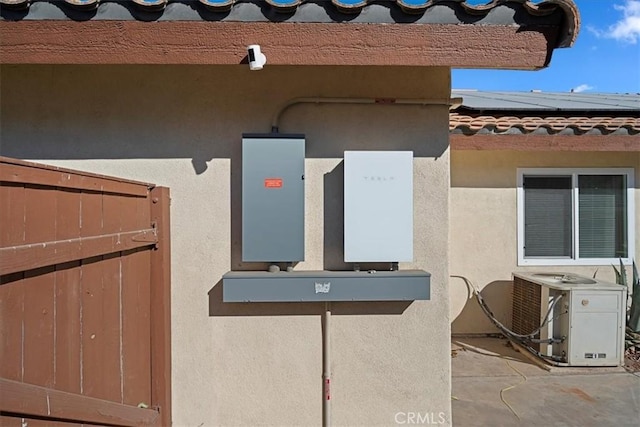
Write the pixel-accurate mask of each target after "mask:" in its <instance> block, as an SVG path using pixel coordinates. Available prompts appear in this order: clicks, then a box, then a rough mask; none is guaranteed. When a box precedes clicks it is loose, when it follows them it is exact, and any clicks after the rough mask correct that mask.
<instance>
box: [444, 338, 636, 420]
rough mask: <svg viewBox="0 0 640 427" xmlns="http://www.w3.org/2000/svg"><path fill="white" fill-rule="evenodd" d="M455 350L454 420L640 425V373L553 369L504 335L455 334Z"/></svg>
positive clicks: (608, 369)
mask: <svg viewBox="0 0 640 427" xmlns="http://www.w3.org/2000/svg"><path fill="white" fill-rule="evenodd" d="M452 356H453V357H452V376H453V391H452V395H453V401H452V407H453V424H454V425H455V426H518V425H520V426H528V425H531V426H533V425H544V426H580V427H584V426H609V425H611V426H621V427H622V426H640V376H637V375H634V374H632V373H628V372H626V371H623V370H622V371H620V370H612V369H610V368H605V369H602V368H588V369H587V368H578V369H577V370H573V371H572V370H571V369H570V368H563V369H562V370H561V371H551V372H550V371H547V370H545V369H542V368H540V367H539V366H538V365H536V364H535V363H533V362H532V361H531V360H530V359H528V358H527V357H525V356H524V355H522V354H520V353H518V352H516V351H515V350H514V349H513V348H512V347H511V346H509V345H508V342H507V341H506V340H504V339H501V338H454V339H453V340H452ZM501 391H502V398H501ZM509 406H510V407H511V408H512V409H513V411H512V410H511V409H510V408H509Z"/></svg>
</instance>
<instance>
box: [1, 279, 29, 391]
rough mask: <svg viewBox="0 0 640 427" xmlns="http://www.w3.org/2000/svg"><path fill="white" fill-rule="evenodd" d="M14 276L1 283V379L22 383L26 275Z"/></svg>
mask: <svg viewBox="0 0 640 427" xmlns="http://www.w3.org/2000/svg"><path fill="white" fill-rule="evenodd" d="M13 276H14V277H10V276H2V280H1V281H0V330H1V331H2V333H0V360H2V363H0V377H3V378H8V379H10V380H16V381H22V355H23V350H24V346H23V341H22V331H23V324H22V320H23V310H24V286H23V283H22V282H23V281H22V279H21V277H24V274H23V273H18V274H15V275H13ZM16 278H17V280H15V279H16Z"/></svg>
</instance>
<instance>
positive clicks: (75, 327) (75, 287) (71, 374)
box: [54, 261, 81, 393]
mask: <svg viewBox="0 0 640 427" xmlns="http://www.w3.org/2000/svg"><path fill="white" fill-rule="evenodd" d="M55 275H56V290H55V291H56V300H55V303H56V319H55V331H56V333H55V356H56V357H55V382H54V388H56V389H57V390H63V391H68V392H72V393H80V392H81V384H80V354H81V349H80V345H81V342H80V334H81V327H80V325H81V306H80V301H81V294H80V283H81V271H80V262H79V261H76V262H72V263H68V264H62V265H59V266H58V267H57V270H56V273H55Z"/></svg>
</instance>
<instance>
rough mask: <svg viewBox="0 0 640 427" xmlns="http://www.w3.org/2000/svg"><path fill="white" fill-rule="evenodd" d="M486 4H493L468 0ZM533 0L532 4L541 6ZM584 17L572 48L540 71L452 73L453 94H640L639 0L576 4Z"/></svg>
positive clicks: (595, 0) (580, 1) (594, 0)
mask: <svg viewBox="0 0 640 427" xmlns="http://www.w3.org/2000/svg"><path fill="white" fill-rule="evenodd" d="M467 1H468V3H470V4H486V3H488V2H489V0H467ZM539 2H540V0H535V1H534V3H539ZM574 2H575V3H576V4H577V5H578V9H579V10H580V16H581V20H582V23H581V27H580V33H579V35H578V39H577V40H576V43H575V44H574V45H573V47H570V48H564V49H556V50H555V51H554V53H553V56H552V58H551V64H550V65H549V67H548V68H546V69H544V70H540V71H505V70H453V72H452V80H453V81H452V86H453V88H454V89H478V90H516V91H518V90H523V91H530V90H534V89H538V90H542V91H545V92H569V91H570V90H572V89H573V90H574V91H576V92H587V93H589V92H591V93H602V92H614V93H640V0H574Z"/></svg>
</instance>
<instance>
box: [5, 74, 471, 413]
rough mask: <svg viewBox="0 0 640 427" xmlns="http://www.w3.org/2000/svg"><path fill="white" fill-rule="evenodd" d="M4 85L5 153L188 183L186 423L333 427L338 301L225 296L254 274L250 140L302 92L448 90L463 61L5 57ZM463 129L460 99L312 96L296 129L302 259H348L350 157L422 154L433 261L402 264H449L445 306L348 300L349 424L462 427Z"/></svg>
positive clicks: (181, 236)
mask: <svg viewBox="0 0 640 427" xmlns="http://www.w3.org/2000/svg"><path fill="white" fill-rule="evenodd" d="M1 78H2V81H1V84H2V86H1V88H2V97H1V102H2V104H1V124H2V127H1V137H2V145H1V146H0V154H2V155H5V156H12V157H17V158H24V159H34V160H39V161H43V162H45V163H49V164H55V165H61V166H65V167H71V168H77V169H82V170H87V171H93V172H98V173H104V174H109V175H115V176H120V177H124V178H131V179H136V180H143V181H148V182H153V183H156V184H158V185H163V186H168V187H170V188H171V196H172V206H171V215H172V218H171V220H172V225H171V231H172V257H173V259H172V304H173V306H172V339H173V349H172V358H173V371H172V372H173V375H172V381H173V414H174V417H173V418H174V424H175V425H178V426H214V425H248V426H254V425H277V426H284V425H320V424H321V422H322V412H321V408H322V406H321V405H322V382H321V378H322V343H321V323H320V314H321V312H322V310H323V305H322V304H236V305H228V304H224V303H222V301H221V283H220V280H221V276H222V275H223V274H224V273H225V272H226V271H228V270H230V269H232V268H233V269H243V268H248V267H250V266H248V265H244V264H243V263H242V262H241V260H240V253H241V252H240V251H241V247H240V242H241V240H240V212H241V200H240V192H239V191H240V174H239V166H240V161H241V151H240V142H241V134H242V133H243V132H268V131H269V130H270V125H271V118H272V115H273V114H274V113H275V112H276V110H277V107H278V106H279V105H280V104H281V103H283V102H284V101H286V100H289V99H291V98H294V97H308V96H328V97H390V98H395V97H406V98H439V99H443V98H447V97H448V94H449V90H450V78H449V70H448V69H446V68H441V69H424V68H423V69H420V68H410V67H401V68H392V67H369V68H354V67H270V66H267V67H265V69H264V70H263V71H261V72H250V71H249V70H248V67H246V66H226V67H222V66H221V67H212V66H6V65H4V66H2V72H1ZM447 124H448V110H447V108H446V107H444V106H431V107H416V106H335V105H333V106H329V105H323V106H317V105H304V106H296V107H293V108H292V109H290V110H288V111H287V112H286V113H285V115H284V116H283V119H282V122H281V129H280V130H281V131H282V132H295V133H304V134H306V136H307V161H306V177H305V180H306V212H307V214H306V261H305V262H303V263H300V264H299V265H298V266H297V269H323V268H341V267H343V265H342V264H341V262H340V260H341V242H340V241H339V239H338V238H336V236H339V235H340V233H339V227H340V226H341V211H340V206H341V204H340V200H336V199H335V197H334V194H339V193H340V191H339V189H340V188H341V185H342V179H341V157H342V153H343V151H344V150H346V149H351V150H353V149H393V150H404V149H406V150H413V151H414V152H415V163H414V189H415V203H414V209H415V212H414V220H415V245H414V254H415V262H414V263H410V264H409V263H407V264H402V265H401V268H409V267H415V268H423V269H426V270H428V271H430V272H431V273H432V286H431V300H430V301H420V302H413V303H412V304H410V305H408V306H406V305H404V304H395V303H377V304H349V303H336V304H334V306H333V309H334V317H333V323H332V353H333V362H332V366H331V368H332V405H333V424H334V425H342V426H347V425H348V426H355V425H362V426H373V425H394V424H395V422H396V420H399V421H401V422H402V421H406V416H405V417H404V418H403V415H402V414H401V415H400V417H399V418H396V414H398V413H406V412H415V413H421V414H425V413H433V414H434V415H435V416H432V417H431V419H435V420H438V421H439V420H440V417H439V413H440V412H442V413H444V418H445V420H446V423H447V424H448V423H450V422H451V412H450V383H451V381H450V353H449V348H450V345H449V336H450V318H449V313H450V310H449V290H448V283H449V280H448V275H449V270H448V258H449V249H448V235H449V191H448V188H449V182H450V177H449V151H448V140H447V133H448V126H447ZM456 191H457V190H456ZM454 194H455V195H456V197H457V199H460V196H462V195H461V194H459V193H454ZM458 203H460V200H458ZM335 207H337V209H334V208H335ZM454 213H455V214H456V215H459V214H458V213H457V211H454ZM456 219H457V221H460V219H461V218H459V217H458V216H456Z"/></svg>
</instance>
